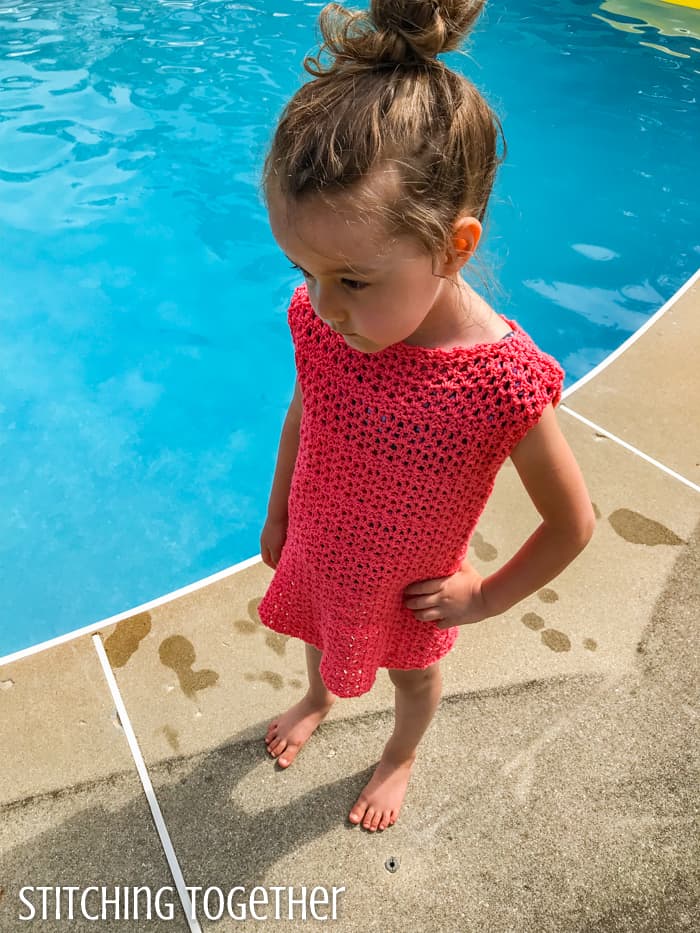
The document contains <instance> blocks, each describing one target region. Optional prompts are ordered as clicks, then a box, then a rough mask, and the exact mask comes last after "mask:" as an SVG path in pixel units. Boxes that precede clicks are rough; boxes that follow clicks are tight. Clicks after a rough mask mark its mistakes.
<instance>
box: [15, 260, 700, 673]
mask: <svg viewBox="0 0 700 933" xmlns="http://www.w3.org/2000/svg"><path fill="white" fill-rule="evenodd" d="M698 279H700V269H698V270H697V272H695V273H694V274H693V275H692V276H691V277H690V278H689V279H688V281H687V282H685V283H684V284H683V285H681V287H680V288H679V289H678V291H677V292H676V293H675V294H674V295H672V296H671V297H670V298H669V299H668V301H666V302H665V303H664V304H663V305H662V306H661V307H660V308H659V310H658V311H656V312H654V314H652V316H651V317H650V318H649V320H648V321H645V322H644V324H642V326H641V327H640V328H638V329H637V330H636V331H635V332H634V333H633V334H632V335H631V336H630V337H628V338H627V340H625V342H624V343H623V344H621V345H620V346H619V347H618V348H617V350H613V352H612V353H610V354H609V356H606V357H605V359H604V360H601V362H600V363H598V365H597V366H594V367H593V369H592V370H591V371H590V372H589V373H586V375H585V376H582V377H581V378H580V379H579V380H578V381H577V382H574V383H573V385H570V386H569V387H568V388H567V389H564V391H563V392H562V395H561V401H562V402H563V401H564V399H566V398H568V396H569V395H571V394H572V393H573V392H575V391H576V390H577V389H580V388H581V387H582V386H583V385H585V384H586V383H587V382H589V381H590V380H591V379H592V378H593V377H594V376H597V375H598V374H599V373H601V372H602V371H603V370H604V369H605V368H606V367H607V366H609V365H610V364H611V363H612V362H614V361H615V360H616V359H617V358H618V356H620V355H621V354H622V353H624V351H625V350H627V349H629V347H631V346H632V344H633V343H636V341H637V340H639V338H640V337H641V336H642V335H643V334H645V333H646V332H647V331H648V330H649V328H650V327H651V326H652V325H653V324H655V323H656V322H657V321H658V320H659V318H660V317H661V316H662V315H663V314H665V313H666V311H668V309H669V308H670V307H671V306H672V305H673V304H674V303H675V302H676V301H678V299H679V298H681V297H682V296H683V295H684V294H685V293H686V292H687V291H688V289H690V288H692V287H693V285H694V284H695V283H696V282H697V281H698ZM558 407H559V408H560V409H561V410H562V411H565V412H566V413H567V414H569V415H572V416H573V417H574V418H578V419H579V421H583V422H584V423H585V424H587V425H588V426H589V427H591V428H593V429H594V430H596V431H598V432H599V433H601V434H604V435H605V436H606V437H609V438H610V440H612V441H615V442H616V443H618V444H620V445H622V447H625V448H626V449H627V450H629V451H630V452H631V453H633V454H636V455H637V456H638V457H641V458H642V459H643V460H646V461H647V462H648V463H651V464H653V465H654V466H655V467H658V468H659V469H660V470H663V471H664V472H665V473H668V474H669V475H670V476H673V477H674V478H675V479H677V480H678V481H679V482H681V483H684V484H685V485H686V486H690V488H691V489H694V490H696V492H700V488H699V487H698V486H697V485H696V484H695V483H693V482H691V480H689V479H686V478H685V477H684V476H681V474H680V473H676V472H675V471H674V470H671V469H670V468H669V467H667V466H664V464H663V463H660V462H659V461H658V460H654V458H653V457H650V456H648V454H645V453H643V452H642V451H641V450H638V449H637V448H636V447H632V445H631V444H628V443H627V442H626V441H623V440H622V439H621V438H619V437H617V436H616V435H615V434H612V433H611V432H610V431H606V430H605V428H602V427H600V425H597V424H594V422H592V421H589V420H588V419H587V418H584V417H583V415H579V414H578V413H577V412H575V411H573V410H572V409H571V408H568V407H567V406H566V405H561V404H560V405H559V406H558ZM261 560H262V555H260V554H256V555H255V556H254V557H249V558H247V559H246V560H243V561H241V562H240V563H238V564H234V565H233V566H232V567H228V568H227V569H226V570H220V571H219V572H218V573H215V574H212V575H211V576H209V577H205V578H204V579H202V580H198V581H196V582H195V583H190V584H189V585H188V586H184V587H182V589H179V590H173V592H171V593H166V594H165V595H164V596H159V597H157V599H152V600H151V601H150V602H147V603H143V604H142V605H140V606H135V607H134V608H133V609H127V610H125V611H124V612H120V613H118V614H117V615H113V616H109V618H107V619H102V621H100V622H92V623H91V624H90V625H86V626H84V627H83V628H79V629H75V630H74V631H72V632H67V633H66V634H65V635H59V636H57V637H56V638H52V639H50V640H49V641H42V642H39V644H37V645H32V646H31V647H29V648H22V649H21V650H20V651H15V652H13V653H12V654H7V655H5V657H0V667H2V666H3V665H4V664H11V663H12V662H13V661H20V660H21V659H22V658H27V657H29V656H30V655H32V654H38V653H39V652H40V651H46V650H48V649H49V648H54V647H56V646H57V645H62V644H64V643H65V642H68V641H72V640H73V639H75V638H80V637H81V636H83V635H90V634H91V633H93V632H97V631H99V630H100V629H102V628H104V627H105V626H107V625H114V624H115V623H116V622H121V621H122V620H123V619H128V618H130V617H131V616H133V615H137V614H138V613H139V612H146V611H148V610H149V609H155V608H156V607H157V606H162V605H164V604H165V603H169V602H172V600H174V599H178V598H179V597H180V596H186V595H187V594H188V593H194V592H196V591H197V590H200V589H202V588H203V587H205V586H209V584H210V583H216V582H217V580H223V579H224V578H225V577H229V576H231V575H232V574H234V573H238V571H239V570H245V569H246V568H247V567H251V566H252V565H253V564H257V563H259V562H260V561H261Z"/></svg>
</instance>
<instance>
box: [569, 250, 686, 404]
mask: <svg viewBox="0 0 700 933" xmlns="http://www.w3.org/2000/svg"><path fill="white" fill-rule="evenodd" d="M699 278H700V269H698V270H697V272H696V273H695V274H694V275H691V277H690V278H689V279H688V281H687V282H686V283H685V284H684V285H681V287H680V288H679V289H678V291H677V292H676V293H675V295H671V297H670V298H669V299H668V301H667V302H665V303H664V304H663V305H662V306H661V307H660V308H659V310H658V311H655V312H654V313H653V314H652V316H651V317H650V318H649V320H648V321H645V322H644V323H643V324H642V326H641V327H639V328H637V330H636V331H635V332H634V333H633V334H631V335H630V336H629V337H628V338H627V340H625V342H624V343H622V344H620V346H619V347H618V348H617V350H613V352H612V353H610V354H609V355H608V356H606V357H605V359H604V360H601V361H600V363H598V365H597V366H594V367H593V369H592V370H591V371H590V372H588V373H586V375H585V376H581V378H580V379H579V380H578V381H577V382H574V383H573V385H570V386H568V388H566V389H564V391H563V392H562V394H561V397H562V401H563V400H564V399H565V398H568V396H569V395H571V394H572V393H573V392H575V391H576V390H577V389H580V388H581V387H582V386H584V385H585V384H586V383H587V382H590V380H591V379H593V377H594V376H597V375H598V374H599V373H601V372H602V371H603V370H604V369H607V367H608V366H610V364H611V363H614V362H615V360H616V359H617V358H618V356H621V355H622V354H623V353H624V352H625V350H629V348H630V347H631V346H632V344H633V343H636V342H637V341H638V340H639V338H640V337H642V336H643V335H644V334H645V333H646V332H647V331H648V330H649V328H650V327H652V326H653V325H654V324H656V322H657V321H658V320H659V318H660V317H661V316H662V315H664V314H665V313H666V312H667V311H668V309H669V308H670V307H671V306H672V305H673V304H675V303H676V302H677V301H678V299H679V298H682V297H683V295H685V293H686V292H687V291H688V289H690V288H692V287H693V285H695V283H696V282H697V281H698V279H699Z"/></svg>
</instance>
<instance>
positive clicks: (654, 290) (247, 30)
mask: <svg viewBox="0 0 700 933" xmlns="http://www.w3.org/2000/svg"><path fill="white" fill-rule="evenodd" d="M322 5H323V4H321V3H304V2H301V0H273V2H272V3H270V2H269V0H250V2H245V3H233V2H225V0H202V2H199V0H191V2H186V0H172V2H168V0H139V2H138V3H136V2H135V0H130V2H129V0H112V2H109V3H108V2H106V0H87V2H81V0H42V3H41V4H38V3H30V2H19V3H14V4H13V5H11V6H9V5H7V4H5V5H2V6H0V91H1V92H2V93H1V94H0V235H1V237H2V243H3V249H2V251H1V253H0V281H1V282H2V288H1V289H0V355H1V357H0V386H1V387H2V388H1V392H0V450H1V451H2V458H3V464H4V469H3V470H2V473H1V474H0V523H1V527H0V548H1V553H0V566H2V583H1V585H0V656H3V655H7V654H9V653H10V652H12V651H15V650H18V649H20V648H22V647H25V646H28V645H32V644H36V643H38V642H41V641H43V640H46V639H49V638H52V637H54V636H56V635H59V634H60V633H63V632H68V631H72V630H74V629H76V628H79V627H81V626H84V625H87V624H89V623H92V622H96V621H98V620H100V619H102V618H105V617H107V616H109V615H111V614H113V613H116V612H120V611H123V610H125V609H128V608H130V607H133V606H135V605H138V604H140V603H142V602H145V601H147V600H150V599H154V598H156V597H157V596H159V595H160V594H163V593H167V592H169V591H172V590H174V589H177V588H178V587H181V586H184V585H186V584H188V583H191V582H193V581H196V580H198V579H200V578H202V577H205V576H207V575H209V574H212V573H215V572H216V571H219V570H222V569H224V568H226V567H229V566H231V565H232V564H235V563H237V562H239V561H242V560H244V559H246V558H249V557H251V556H253V555H255V554H257V553H258V551H259V532H260V529H261V527H262V523H263V521H264V516H265V511H266V506H267V495H268V492H269V488H270V483H271V480H272V474H273V471H274V465H275V458H276V453H277V441H278V438H279V431H280V427H281V424H282V421H283V418H284V415H285V412H286V408H287V404H288V402H289V399H290V396H291V391H292V386H293V379H294V372H293V354H292V349H291V344H290V340H289V336H288V332H287V325H286V303H287V299H288V296H289V294H290V292H291V289H292V288H293V287H294V285H295V284H296V283H297V281H298V279H297V278H296V273H294V272H293V271H292V270H290V269H289V267H288V263H287V261H286V260H285V259H284V257H283V256H282V255H281V254H280V253H279V252H278V251H277V249H276V247H275V244H274V242H273V240H272V238H271V235H270V233H269V230H268V228H267V224H266V219H265V213H264V209H263V207H262V204H261V203H260V201H259V198H258V195H257V178H258V171H259V167H260V164H261V160H262V157H263V155H264V152H265V147H266V144H267V141H268V137H269V134H270V132H271V127H272V126H273V124H274V120H275V117H276V115H277V114H278V112H279V110H280V109H281V107H282V104H283V102H284V101H285V100H286V99H287V97H288V96H289V94H290V93H291V92H292V91H293V90H294V88H295V87H296V86H297V85H298V82H299V81H300V78H301V58H302V57H303V55H304V54H305V53H307V52H309V51H310V50H311V49H312V48H313V47H314V45H315V21H316V17H317V15H318V10H319V8H320V7H321V6H322ZM355 5H356V6H359V5H361V4H355ZM650 6H653V7H655V10H656V13H655V15H657V14H658V15H661V14H659V13H658V9H659V7H662V6H665V7H667V8H668V9H666V10H664V11H663V15H664V16H665V20H664V23H665V24H666V25H668V23H671V26H670V27H669V29H668V30H667V32H666V33H665V32H664V30H663V29H662V28H661V27H659V25H658V24H656V25H653V24H650V25H646V26H645V25H644V22H647V23H649V22H650V20H651V18H652V17H651V16H650V15H648V8H649V7H650ZM645 10H646V14H647V18H646V20H645V19H644V16H645ZM689 17H690V19H689ZM674 22H675V23H676V26H675V27H674V26H673V23H674ZM689 23H690V26H689ZM693 23H696V24H697V26H698V27H700V14H694V13H693V11H688V10H687V9H685V10H684V9H682V8H680V7H679V8H677V10H676V8H672V7H670V6H668V5H667V4H658V3H656V4H652V3H650V0H646V2H643V0H640V2H639V3H634V2H631V0H628V2H624V3H623V2H622V0H620V2H619V3H617V4H616V3H615V2H605V3H602V4H594V3H584V2H575V0H566V2H563V3H559V4H557V5H556V7H555V8H554V9H553V5H552V4H544V3H536V2H531V0H527V2H526V0H519V2H518V3H517V4H516V3H512V4H511V3H507V2H504V0H493V2H491V3H490V5H489V8H488V11H487V14H486V15H485V16H484V17H483V18H482V20H481V22H480V25H479V27H478V29H477V31H476V33H475V34H474V38H473V42H472V47H471V57H470V58H468V59H465V58H464V57H460V56H457V55H454V54H453V55H450V56H448V58H447V60H448V61H449V62H450V64H452V65H453V67H456V68H459V69H462V70H464V71H465V73H467V74H468V75H469V76H470V77H471V78H472V80H474V81H475V83H476V84H477V85H478V86H479V87H480V88H481V89H482V91H484V92H485V93H486V95H487V96H488V98H489V100H490V101H491V103H492V104H493V105H494V106H495V108H496V110H497V111H498V112H499V114H500V115H501V117H502V120H503V125H504V129H505V133H506V136H507V140H508V145H509V159H508V162H507V163H506V164H505V165H504V166H503V167H502V170H501V174H500V177H499V180H498V184H497V188H496V191H495V194H494V198H493V201H492V206H491V222H490V226H489V227H488V228H487V231H486V238H485V242H484V259H485V263H486V265H487V266H488V267H490V268H491V270H492V274H493V276H494V277H495V279H497V280H498V281H499V282H500V289H496V290H492V292H491V294H490V295H489V297H490V299H491V301H492V302H494V303H495V305H496V307H497V308H499V309H500V310H503V311H504V312H506V313H508V314H509V316H511V317H515V318H516V319H517V320H518V321H519V322H520V323H521V325H522V326H523V327H525V328H526V329H527V330H529V331H530V332H531V333H532V335H533V337H534V338H535V339H536V340H537V341H538V342H539V343H540V344H541V345H542V346H543V347H544V348H545V349H546V350H548V351H549V352H552V353H554V354H555V355H556V356H558V358H559V359H560V360H561V361H562V363H563V365H564V366H565V368H566V370H567V383H568V384H570V383H571V382H573V381H575V380H576V379H577V378H579V377H581V376H582V375H584V374H585V373H586V372H587V371H589V370H590V369H591V368H592V367H593V366H594V365H595V364H596V363H598V362H599V361H600V360H601V359H603V358H604V357H605V356H606V355H607V354H608V353H609V352H610V351H611V350H612V349H614V348H615V347H617V346H618V345H619V344H620V343H622V342H623V340H624V339H625V338H626V337H627V336H628V335H629V334H630V333H631V332H633V331H634V330H636V329H637V328H638V327H639V326H640V325H641V324H642V323H643V322H644V321H645V320H646V319H647V318H648V317H649V316H650V315H651V314H652V313H653V312H654V311H656V310H657V309H658V308H659V307H660V306H661V304H663V302H664V301H665V300H666V299H668V298H669V297H670V296H671V295H672V294H673V293H674V292H675V291H676V290H677V289H678V288H679V287H680V286H681V285H682V283H683V282H684V281H686V280H687V279H688V278H689V277H690V275H692V274H693V272H694V271H695V269H696V268H697V266H698V257H699V255H700V244H699V243H698V239H697V237H698V206H697V199H696V198H694V197H693V196H692V192H694V191H696V190H697V178H696V177H695V174H694V173H693V172H692V166H693V165H694V159H693V155H694V152H693V149H694V147H693V144H694V143H695V144H696V143H697V139H696V138H694V133H693V126H694V125H695V126H696V125H697V122H695V123H693V117H692V113H693V109H692V108H694V107H695V106H696V104H695V101H696V100H697V96H698V94H697V92H698V68H699V67H700V65H699V64H698V62H699V61H700V56H699V55H698V52H697V47H698V46H700V42H699V41H698V38H697V35H696V36H695V37H693V36H692V35H691V34H688V31H686V32H683V30H684V29H685V30H690V32H692V29H693ZM679 24H680V25H679ZM696 32H697V28H696ZM645 43H646V44H645ZM658 46H661V48H658ZM663 48H666V51H663V50H662V49H663ZM695 121H697V116H695ZM474 281H476V280H474Z"/></svg>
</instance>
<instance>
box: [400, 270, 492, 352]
mask: <svg viewBox="0 0 700 933" xmlns="http://www.w3.org/2000/svg"><path fill="white" fill-rule="evenodd" d="M453 283H454V284H453ZM509 329H510V328H509V327H508V325H507V324H506V323H505V321H504V320H503V319H502V318H501V317H499V315H497V314H496V312H495V311H494V310H493V309H492V308H491V307H490V306H489V305H488V304H487V302H486V301H484V299H483V298H481V296H480V295H478V294H477V293H476V292H475V291H474V289H473V288H471V286H469V285H468V284H467V282H465V281H464V279H463V278H462V277H461V276H460V275H459V274H457V275H456V276H455V278H454V279H452V280H446V281H444V282H443V283H442V287H441V290H440V292H439V294H438V298H437V300H436V302H435V304H434V305H433V307H432V308H431V309H430V311H429V312H428V314H427V316H426V317H425V319H424V320H423V323H422V324H421V325H420V327H419V328H418V329H417V330H416V331H414V332H413V333H412V334H411V335H410V337H408V338H407V339H406V340H405V341H404V343H407V344H409V345H411V346H419V347H430V348H436V349H437V348H439V349H443V350H450V349H452V348H453V347H469V346H473V345H474V344H477V343H491V342H495V341H496V340H500V338H501V337H503V336H504V334H506V333H508V330H509Z"/></svg>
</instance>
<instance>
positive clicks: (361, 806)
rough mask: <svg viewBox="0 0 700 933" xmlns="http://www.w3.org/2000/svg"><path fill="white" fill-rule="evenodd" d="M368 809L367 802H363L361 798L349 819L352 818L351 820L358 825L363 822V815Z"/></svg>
mask: <svg viewBox="0 0 700 933" xmlns="http://www.w3.org/2000/svg"><path fill="white" fill-rule="evenodd" d="M366 809H367V804H366V803H362V801H361V800H358V801H357V803H356V804H355V806H354V807H353V808H352V810H351V811H350V815H349V816H348V819H349V820H350V822H351V823H355V825H357V824H358V823H361V822H362V817H363V816H364V815H365V811H366Z"/></svg>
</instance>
